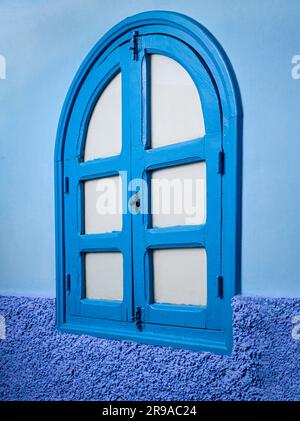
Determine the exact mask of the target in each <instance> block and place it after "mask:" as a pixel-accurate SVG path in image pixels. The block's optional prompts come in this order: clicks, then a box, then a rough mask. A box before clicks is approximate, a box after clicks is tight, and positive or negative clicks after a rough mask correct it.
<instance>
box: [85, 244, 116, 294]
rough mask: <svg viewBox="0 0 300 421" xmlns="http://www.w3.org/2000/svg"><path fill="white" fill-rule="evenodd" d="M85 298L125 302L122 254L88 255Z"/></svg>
mask: <svg viewBox="0 0 300 421" xmlns="http://www.w3.org/2000/svg"><path fill="white" fill-rule="evenodd" d="M85 296H86V298H91V299H95V300H119V301H122V300H123V255H122V254H121V253H106V252H102V253H86V255H85Z"/></svg>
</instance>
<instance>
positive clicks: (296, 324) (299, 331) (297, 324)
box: [292, 314, 300, 341]
mask: <svg viewBox="0 0 300 421" xmlns="http://www.w3.org/2000/svg"><path fill="white" fill-rule="evenodd" d="M292 325H293V328H292V338H293V339H294V340H295V341H299V340H300V314H296V315H295V316H293V317H292Z"/></svg>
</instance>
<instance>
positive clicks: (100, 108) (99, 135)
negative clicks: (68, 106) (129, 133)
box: [84, 73, 122, 161]
mask: <svg viewBox="0 0 300 421" xmlns="http://www.w3.org/2000/svg"><path fill="white" fill-rule="evenodd" d="M121 147H122V104H121V73H118V74H117V76H115V77H114V79H112V81H111V82H110V83H109V84H108V85H107V87H106V88H105V89H104V91H103V92H102V94H101V96H100V98H99V99H98V102H97V103H96V106H95V108H94V111H93V113H92V116H91V119H90V122H89V126H88V130H87V137H86V143H85V151H84V160H85V161H89V160H92V159H96V158H106V157H109V156H115V155H119V154H120V152H121Z"/></svg>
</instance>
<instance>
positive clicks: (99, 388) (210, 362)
mask: <svg viewBox="0 0 300 421" xmlns="http://www.w3.org/2000/svg"><path fill="white" fill-rule="evenodd" d="M0 314H1V315H3V316H5V320H6V325H7V331H6V339H4V340H0V399H1V400H299V399H300V369H299V360H300V341H297V340H295V339H293V338H292V328H293V325H292V322H291V320H292V317H293V316H295V315H297V314H300V299H282V298H280V299H265V298H249V297H242V296H238V297H236V298H235V299H234V300H233V314H234V320H233V323H234V350H233V354H232V356H230V357H228V356H218V355H214V354H210V353H196V352H190V351H186V350H176V349H172V348H163V347H155V346H146V345H140V344H137V343H134V342H129V341H126V342H125V341H108V340H103V339H98V338H93V337H89V336H73V335H67V334H61V333H59V332H57V330H56V328H55V301H54V300H50V299H41V298H37V299H33V298H16V297H0Z"/></svg>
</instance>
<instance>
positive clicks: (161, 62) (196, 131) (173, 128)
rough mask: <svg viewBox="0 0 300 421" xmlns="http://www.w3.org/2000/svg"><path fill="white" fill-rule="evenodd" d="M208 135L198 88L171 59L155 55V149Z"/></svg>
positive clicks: (153, 89)
mask: <svg viewBox="0 0 300 421" xmlns="http://www.w3.org/2000/svg"><path fill="white" fill-rule="evenodd" d="M204 135H205V128H204V119H203V113H202V107H201V101H200V97H199V94H198V91H197V88H196V86H195V84H194V82H193V80H192V78H191V77H190V75H189V74H188V73H187V71H186V70H185V69H184V68H183V67H182V66H181V65H180V64H179V63H177V62H176V61H175V60H172V59H170V58H169V57H166V56H162V55H158V54H152V55H151V146H152V148H157V147H160V146H165V145H170V144H173V143H177V142H183V141H186V140H191V139H195V138H198V137H202V136H204Z"/></svg>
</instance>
